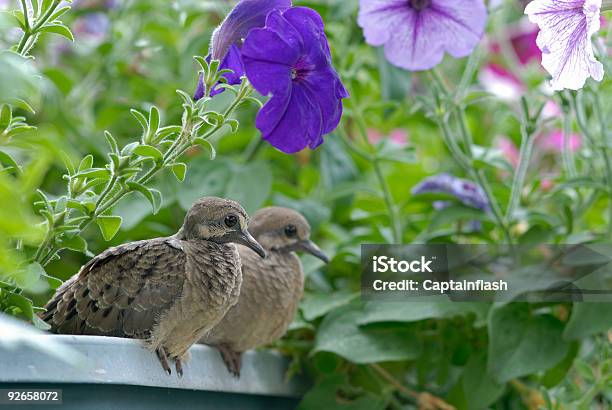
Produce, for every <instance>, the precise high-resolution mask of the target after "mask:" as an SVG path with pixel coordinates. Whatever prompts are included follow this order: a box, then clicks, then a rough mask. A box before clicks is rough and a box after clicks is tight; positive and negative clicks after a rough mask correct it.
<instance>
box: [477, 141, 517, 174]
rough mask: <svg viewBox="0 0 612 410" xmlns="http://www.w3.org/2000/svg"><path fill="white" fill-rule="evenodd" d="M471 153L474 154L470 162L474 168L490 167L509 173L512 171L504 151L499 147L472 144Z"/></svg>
mask: <svg viewBox="0 0 612 410" xmlns="http://www.w3.org/2000/svg"><path fill="white" fill-rule="evenodd" d="M472 153H473V155H474V161H473V163H472V164H473V166H474V167H475V168H481V169H486V168H488V167H491V168H497V169H501V170H503V171H506V172H510V173H512V172H514V168H513V167H512V165H511V164H510V163H509V162H508V161H507V160H506V157H505V155H504V153H503V152H502V151H501V150H500V149H493V148H487V147H482V146H480V145H472Z"/></svg>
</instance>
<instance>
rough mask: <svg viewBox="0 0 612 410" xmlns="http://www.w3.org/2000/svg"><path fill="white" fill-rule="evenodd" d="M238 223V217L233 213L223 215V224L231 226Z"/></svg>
mask: <svg viewBox="0 0 612 410" xmlns="http://www.w3.org/2000/svg"><path fill="white" fill-rule="evenodd" d="M237 223H238V217H237V216H236V215H234V214H229V215H228V216H226V217H225V226H227V227H228V228H233V227H234V226H236V224H237Z"/></svg>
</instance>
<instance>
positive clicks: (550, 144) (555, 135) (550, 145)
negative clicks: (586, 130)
mask: <svg viewBox="0 0 612 410" xmlns="http://www.w3.org/2000/svg"><path fill="white" fill-rule="evenodd" d="M536 141H537V143H538V145H539V147H540V148H542V149H543V150H546V151H552V152H562V151H563V142H564V138H563V131H562V130H555V131H553V132H551V133H549V134H544V135H542V136H541V137H539V138H538V139H537V140H536ZM580 147H582V138H581V137H580V135H578V134H570V135H569V148H570V150H571V151H578V150H579V149H580Z"/></svg>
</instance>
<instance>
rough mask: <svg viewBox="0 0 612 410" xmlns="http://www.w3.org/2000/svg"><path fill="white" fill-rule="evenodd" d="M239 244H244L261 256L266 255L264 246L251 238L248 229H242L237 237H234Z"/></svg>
mask: <svg viewBox="0 0 612 410" xmlns="http://www.w3.org/2000/svg"><path fill="white" fill-rule="evenodd" d="M236 242H238V243H239V244H241V245H244V246H246V247H247V248H251V249H252V250H253V251H254V252H256V253H257V254H258V255H259V256H261V257H262V258H265V257H266V251H265V250H264V248H263V247H262V246H261V245H260V244H259V242H257V241H256V240H255V238H253V236H252V235H251V234H250V233H249V231H247V230H244V231H241V232H238V238H237V239H236Z"/></svg>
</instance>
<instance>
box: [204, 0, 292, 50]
mask: <svg viewBox="0 0 612 410" xmlns="http://www.w3.org/2000/svg"><path fill="white" fill-rule="evenodd" d="M289 7H291V0H242V1H240V3H238V4H237V5H236V7H234V8H233V9H232V11H231V12H230V13H229V14H228V15H227V17H225V19H224V20H223V22H222V23H221V25H220V26H219V27H218V28H217V29H216V30H215V32H214V33H213V36H212V41H211V50H210V55H211V56H212V58H213V59H215V60H221V59H223V57H225V54H226V53H227V52H228V50H229V48H230V47H231V45H232V44H236V43H239V42H241V41H242V40H243V39H244V38H245V37H246V36H247V35H248V33H249V31H250V30H251V29H252V28H255V27H263V26H264V24H265V23H266V17H267V16H268V14H269V13H270V12H271V11H273V10H277V9H286V8H289Z"/></svg>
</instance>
